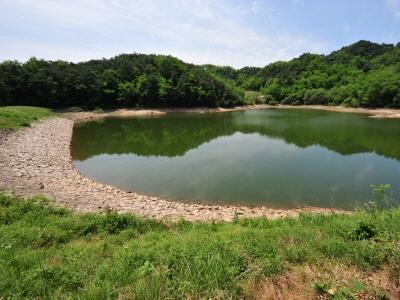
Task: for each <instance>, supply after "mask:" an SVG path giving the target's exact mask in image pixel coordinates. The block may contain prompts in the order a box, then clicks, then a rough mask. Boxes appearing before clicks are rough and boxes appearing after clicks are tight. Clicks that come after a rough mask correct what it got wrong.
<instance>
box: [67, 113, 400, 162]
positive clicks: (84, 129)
mask: <svg viewBox="0 0 400 300" xmlns="http://www.w3.org/2000/svg"><path fill="white" fill-rule="evenodd" d="M235 132H242V133H259V134H260V135H263V136H268V137H272V138H279V139H283V140H284V141H285V142H287V143H291V144H295V145H296V146H298V147H302V148H304V147H308V146H312V145H320V146H323V147H326V148H328V149H330V150H333V151H335V152H338V153H340V154H343V155H349V154H355V153H362V152H376V153H378V154H380V155H383V156H386V157H390V158H395V159H400V140H399V139H398V137H400V122H399V121H397V120H372V119H368V118H366V117H365V116H360V115H354V114H343V113H342V114H340V113H332V112H321V111H304V110H296V111H294V110H279V111H276V110H274V111H272V110H271V111H249V112H233V113H220V114H213V113H207V114H168V115H166V116H161V117H153V118H129V119H127V118H125V119H121V118H109V119H105V120H101V121H91V122H87V123H82V124H79V125H77V126H76V128H75V131H74V137H73V140H72V149H73V157H74V159H78V160H85V159H87V158H90V157H91V156H94V155H99V154H104V153H106V154H123V153H134V154H137V155H143V156H150V155H156V156H168V157H173V156H182V155H184V154H185V153H186V152H187V151H189V150H191V149H194V148H197V147H199V146H200V145H202V144H203V143H206V142H209V141H211V140H213V139H215V138H217V137H220V136H229V135H232V134H233V133H235Z"/></svg>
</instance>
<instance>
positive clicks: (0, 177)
mask: <svg viewBox="0 0 400 300" xmlns="http://www.w3.org/2000/svg"><path fill="white" fill-rule="evenodd" d="M73 124H74V121H73V120H70V119H66V118H59V117H57V118H51V119H47V120H43V121H40V122H36V123H34V124H32V125H31V127H28V128H25V129H23V130H21V131H17V132H14V133H12V134H7V135H6V136H5V137H4V138H3V140H2V141H1V142H0V190H8V191H12V192H13V193H15V194H17V195H21V196H28V195H36V194H43V195H46V196H48V197H50V198H52V199H54V201H55V204H56V205H57V206H61V207H67V208H71V209H74V210H78V211H86V212H87V211H92V212H95V211H105V210H107V209H112V210H115V211H117V212H133V213H135V214H138V215H140V216H143V217H149V218H155V219H171V220H177V219H186V220H189V221H195V220H212V219H214V220H224V221H231V220H232V219H233V218H234V216H235V215H238V216H239V217H256V216H266V217H268V218H280V217H285V216H292V217H294V216H297V215H298V214H299V213H300V212H319V213H330V212H332V211H333V210H331V209H323V208H299V209H291V210H283V209H282V210H280V209H270V208H266V207H254V208H253V207H245V206H243V207H235V206H214V205H200V204H199V205H198V204H187V203H178V202H171V201H167V200H164V199H159V198H157V197H150V196H146V195H140V194H137V193H133V192H128V191H123V190H120V189H118V188H115V187H112V186H109V185H105V184H102V183H99V182H96V181H94V180H91V179H89V178H87V177H84V176H82V175H81V174H80V173H79V172H78V171H77V170H76V169H75V168H74V166H73V163H72V160H71V154H70V141H71V137H72V131H73Z"/></svg>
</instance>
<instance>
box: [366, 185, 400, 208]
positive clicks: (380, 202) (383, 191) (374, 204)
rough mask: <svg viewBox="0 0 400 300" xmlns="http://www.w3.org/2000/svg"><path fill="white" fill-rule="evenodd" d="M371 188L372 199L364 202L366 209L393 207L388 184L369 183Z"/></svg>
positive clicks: (393, 203)
mask: <svg viewBox="0 0 400 300" xmlns="http://www.w3.org/2000/svg"><path fill="white" fill-rule="evenodd" d="M371 189H372V191H371V193H372V199H371V200H370V201H368V203H366V204H364V209H365V210H366V211H368V212H376V211H381V210H384V209H390V208H393V207H395V201H394V199H393V197H392V194H391V186H390V184H378V185H371Z"/></svg>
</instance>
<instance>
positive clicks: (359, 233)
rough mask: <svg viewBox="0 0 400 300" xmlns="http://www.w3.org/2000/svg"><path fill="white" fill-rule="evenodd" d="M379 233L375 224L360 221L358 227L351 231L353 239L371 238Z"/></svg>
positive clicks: (350, 234)
mask: <svg viewBox="0 0 400 300" xmlns="http://www.w3.org/2000/svg"><path fill="white" fill-rule="evenodd" d="M376 235H377V230H376V227H375V225H374V224H367V223H364V222H360V224H359V225H358V227H357V228H356V229H354V230H353V231H351V232H350V233H349V236H350V238H352V239H353V240H369V239H371V238H373V237H375V236H376Z"/></svg>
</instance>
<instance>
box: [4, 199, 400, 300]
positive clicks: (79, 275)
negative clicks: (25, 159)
mask: <svg viewBox="0 0 400 300" xmlns="http://www.w3.org/2000/svg"><path fill="white" fill-rule="evenodd" d="M399 238H400V210H399V209H392V210H386V211H374V212H372V213H371V212H366V211H359V212H356V213H355V214H353V215H351V216H346V215H340V214H334V215H329V216H323V215H301V216H300V217H299V218H298V219H280V220H275V221H271V220H267V219H265V218H259V219H243V220H235V222H232V223H218V222H208V223H190V222H186V221H181V222H178V223H168V222H158V221H153V220H147V219H141V218H139V217H136V216H134V215H130V214H121V215H118V214H116V213H113V212H107V213H104V214H94V213H87V214H81V213H75V212H71V211H69V210H66V209H60V208H54V207H53V206H52V205H51V203H49V202H48V200H46V199H44V198H41V197H35V198H31V199H28V200H22V199H19V198H15V197H11V196H6V195H4V194H0V270H1V272H0V298H1V297H3V298H4V299H8V298H13V299H14V298H16V299H20V298H36V299H39V298H40V299H45V298H55V299H72V298H74V299H76V298H81V299H115V298H119V299H238V298H243V297H248V298H251V297H250V296H249V295H248V293H249V292H248V288H246V285H247V286H248V285H249V282H263V281H264V280H266V278H274V277H277V276H279V275H280V274H284V273H285V272H287V271H288V270H290V269H292V268H294V267H296V266H305V265H313V266H326V265H327V264H330V263H334V264H340V265H343V266H345V267H346V268H356V269H357V270H360V272H376V271H379V270H382V269H383V268H390V269H391V270H396V269H397V268H398V266H399V262H400V242H399V241H400V239H399ZM313 284H315V286H316V287H320V286H323V287H325V286H326V285H325V284H322V283H318V282H310V283H309V285H310V286H312V285H313ZM358 285H360V284H359V283H357V286H358ZM318 290H322V291H323V289H322V288H320V289H318ZM342 290H343V288H342ZM349 290H351V289H350V288H349ZM319 292H321V291H319ZM335 299H336V298H335ZM337 299H340V298H337Z"/></svg>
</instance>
